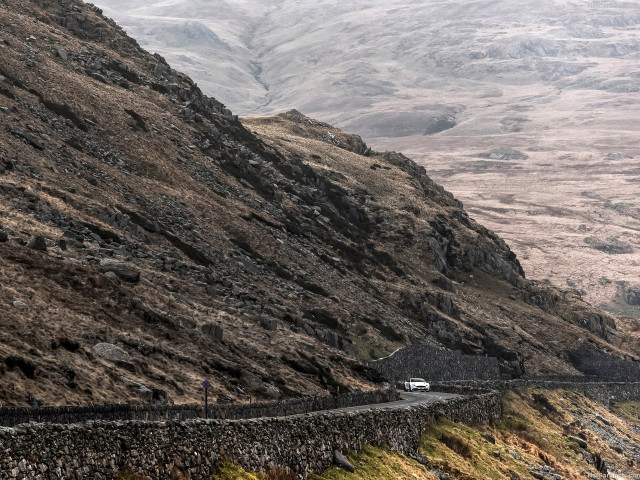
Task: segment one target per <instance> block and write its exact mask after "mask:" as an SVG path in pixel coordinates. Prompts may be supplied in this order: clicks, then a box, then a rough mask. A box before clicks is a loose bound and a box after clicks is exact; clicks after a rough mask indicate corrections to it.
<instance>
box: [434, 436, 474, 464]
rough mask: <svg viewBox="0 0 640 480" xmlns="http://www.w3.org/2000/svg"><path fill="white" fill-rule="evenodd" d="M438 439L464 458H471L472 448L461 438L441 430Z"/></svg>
mask: <svg viewBox="0 0 640 480" xmlns="http://www.w3.org/2000/svg"><path fill="white" fill-rule="evenodd" d="M440 440H441V441H442V443H444V444H445V445H446V446H447V448H449V449H450V450H453V451H454V452H456V453H457V454H458V455H460V456H462V457H464V458H471V456H472V453H473V449H472V448H471V446H470V445H469V444H468V443H467V442H466V440H464V439H463V438H460V437H458V436H457V435H454V434H451V433H447V432H442V436H441V437H440Z"/></svg>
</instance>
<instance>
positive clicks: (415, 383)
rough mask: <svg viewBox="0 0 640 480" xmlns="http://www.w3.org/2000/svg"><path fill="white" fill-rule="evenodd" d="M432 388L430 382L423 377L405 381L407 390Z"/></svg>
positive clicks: (424, 390)
mask: <svg viewBox="0 0 640 480" xmlns="http://www.w3.org/2000/svg"><path fill="white" fill-rule="evenodd" d="M430 388H431V387H430V385H429V383H427V382H426V381H425V380H424V379H423V378H410V379H409V381H408V382H404V391H405V392H413V391H416V390H418V391H423V392H428V391H429V389H430Z"/></svg>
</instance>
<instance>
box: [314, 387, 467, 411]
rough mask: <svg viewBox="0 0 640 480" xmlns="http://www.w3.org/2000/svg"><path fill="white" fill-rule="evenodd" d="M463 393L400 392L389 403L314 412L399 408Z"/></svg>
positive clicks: (454, 396) (453, 396) (445, 398)
mask: <svg viewBox="0 0 640 480" xmlns="http://www.w3.org/2000/svg"><path fill="white" fill-rule="evenodd" d="M458 397H462V395H456V394H455V393H442V392H402V393H401V394H400V398H401V399H400V400H397V401H395V402H388V403H376V404H374V405H360V406H358V407H345V408H337V409H335V410H323V411H320V412H313V413H317V414H322V413H327V412H358V411H362V410H378V409H383V408H398V407H408V406H410V405H418V404H421V403H433V402H437V401H440V400H447V399H450V398H458Z"/></svg>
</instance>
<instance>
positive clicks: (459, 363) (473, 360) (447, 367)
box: [370, 343, 500, 382]
mask: <svg viewBox="0 0 640 480" xmlns="http://www.w3.org/2000/svg"><path fill="white" fill-rule="evenodd" d="M370 366H371V367H373V368H375V369H376V370H378V371H379V372H380V373H381V374H382V375H383V376H384V377H385V378H386V379H387V380H389V381H391V382H397V381H404V380H407V379H408V378H410V377H422V378H425V379H426V380H427V381H428V382H434V381H449V380H497V379H499V378H500V367H499V365H498V360H497V359H496V358H494V357H480V356H475V355H462V354H460V353H459V352H457V351H453V350H446V349H443V348H441V347H437V346H435V345H425V344H419V343H418V344H414V345H410V346H408V347H404V348H401V349H399V350H396V351H395V352H394V353H392V354H391V355H389V356H388V357H385V358H381V359H379V360H374V361H373V362H370Z"/></svg>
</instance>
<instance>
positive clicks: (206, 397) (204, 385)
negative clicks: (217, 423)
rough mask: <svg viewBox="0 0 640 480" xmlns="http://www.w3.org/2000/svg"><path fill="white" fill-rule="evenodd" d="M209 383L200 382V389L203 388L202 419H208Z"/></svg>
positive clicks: (207, 381)
mask: <svg viewBox="0 0 640 480" xmlns="http://www.w3.org/2000/svg"><path fill="white" fill-rule="evenodd" d="M210 386H211V382H209V380H205V381H204V382H202V388H204V418H209V387H210Z"/></svg>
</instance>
